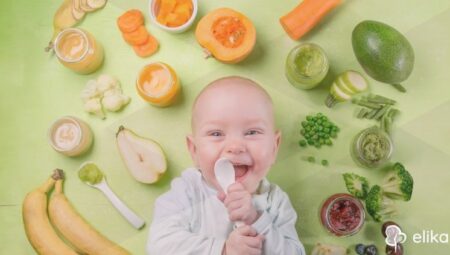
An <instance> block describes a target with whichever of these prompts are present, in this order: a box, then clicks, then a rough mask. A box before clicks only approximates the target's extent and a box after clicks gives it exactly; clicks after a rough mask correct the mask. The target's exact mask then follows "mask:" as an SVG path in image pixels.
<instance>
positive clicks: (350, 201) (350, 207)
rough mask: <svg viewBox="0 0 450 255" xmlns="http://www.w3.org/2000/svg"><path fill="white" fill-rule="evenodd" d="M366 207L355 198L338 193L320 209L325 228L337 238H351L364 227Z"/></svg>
mask: <svg viewBox="0 0 450 255" xmlns="http://www.w3.org/2000/svg"><path fill="white" fill-rule="evenodd" d="M364 217H365V214H364V207H363V205H362V203H361V202H360V201H359V200H358V199H357V198H356V197H354V196H352V195H349V194H345V193H338V194H334V195H332V196H331V197H329V198H328V199H327V200H325V202H324V203H323V205H322V207H321V209H320V218H321V221H322V224H323V226H324V227H325V228H326V229H327V230H328V231H329V232H331V233H332V234H334V235H336V236H351V235H354V234H356V233H358V231H359V230H361V228H362V226H363V225H364Z"/></svg>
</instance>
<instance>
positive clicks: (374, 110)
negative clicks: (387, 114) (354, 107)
mask: <svg viewBox="0 0 450 255" xmlns="http://www.w3.org/2000/svg"><path fill="white" fill-rule="evenodd" d="M378 111H379V109H373V110H372V111H370V112H369V113H368V114H367V115H366V118H367V119H370V120H371V119H373V117H375V115H376V114H377V112H378Z"/></svg>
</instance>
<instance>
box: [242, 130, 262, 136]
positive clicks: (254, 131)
mask: <svg viewBox="0 0 450 255" xmlns="http://www.w3.org/2000/svg"><path fill="white" fill-rule="evenodd" d="M260 133H261V132H259V131H258V130H249V131H247V133H245V135H257V134H260Z"/></svg>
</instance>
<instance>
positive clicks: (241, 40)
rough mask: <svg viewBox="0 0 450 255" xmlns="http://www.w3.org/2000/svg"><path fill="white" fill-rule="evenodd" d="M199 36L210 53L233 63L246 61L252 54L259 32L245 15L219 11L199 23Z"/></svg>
mask: <svg viewBox="0 0 450 255" xmlns="http://www.w3.org/2000/svg"><path fill="white" fill-rule="evenodd" d="M195 37H196V38H197V41H198V43H199V44H200V45H201V46H202V47H203V48H205V49H206V51H207V52H208V54H210V55H212V56H214V57H215V58H216V59H217V60H220V61H222V62H224V63H230V64H232V63H237V62H240V61H242V60H244V59H245V58H246V57H247V56H248V55H249V54H250V53H251V52H252V50H253V48H254V46H255V42H256V29H255V26H253V23H252V22H251V21H250V20H249V19H248V18H247V17H246V16H244V15H243V14H242V13H239V12H237V11H235V10H232V9H229V8H219V9H216V10H214V11H212V12H210V13H208V14H207V15H206V16H204V17H203V18H202V19H201V20H200V21H199V22H198V25H197V28H196V30H195Z"/></svg>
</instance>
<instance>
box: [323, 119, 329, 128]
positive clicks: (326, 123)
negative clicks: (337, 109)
mask: <svg viewBox="0 0 450 255" xmlns="http://www.w3.org/2000/svg"><path fill="white" fill-rule="evenodd" d="M323 126H324V127H327V128H328V127H330V126H331V124H330V122H328V121H325V122H324V123H323Z"/></svg>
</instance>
